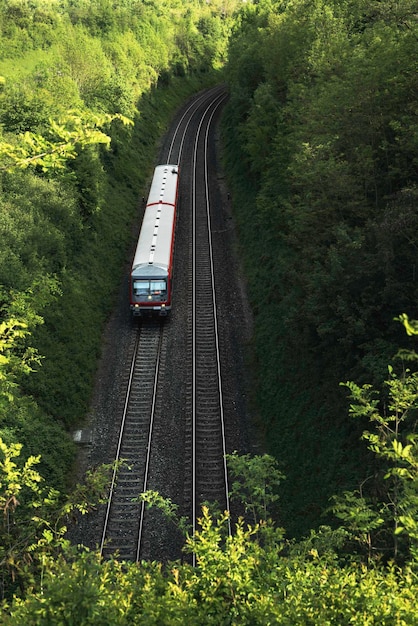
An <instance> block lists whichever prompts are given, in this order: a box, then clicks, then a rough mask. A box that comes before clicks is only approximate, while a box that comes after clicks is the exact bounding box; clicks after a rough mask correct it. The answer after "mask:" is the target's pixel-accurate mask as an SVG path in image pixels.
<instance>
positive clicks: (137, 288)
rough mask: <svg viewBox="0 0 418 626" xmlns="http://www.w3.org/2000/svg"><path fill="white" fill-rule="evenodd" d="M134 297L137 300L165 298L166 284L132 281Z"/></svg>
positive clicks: (155, 281)
mask: <svg viewBox="0 0 418 626" xmlns="http://www.w3.org/2000/svg"><path fill="white" fill-rule="evenodd" d="M133 288H134V296H136V297H137V298H141V297H144V296H145V297H146V298H150V297H151V298H152V297H153V296H159V297H161V296H165V295H166V294H167V282H166V281H165V280H134V284H133Z"/></svg>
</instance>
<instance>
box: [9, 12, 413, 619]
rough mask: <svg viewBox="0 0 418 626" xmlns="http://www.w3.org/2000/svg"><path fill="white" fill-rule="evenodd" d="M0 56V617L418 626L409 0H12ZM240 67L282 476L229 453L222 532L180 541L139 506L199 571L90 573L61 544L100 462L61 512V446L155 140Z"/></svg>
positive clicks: (263, 373) (247, 231) (258, 342)
mask: <svg viewBox="0 0 418 626" xmlns="http://www.w3.org/2000/svg"><path fill="white" fill-rule="evenodd" d="M232 26H233V32H232V36H231V38H230V39H229V35H230V30H231V27H232ZM0 36H1V46H0V77H1V80H0V177H1V195H0V233H1V248H0V285H1V287H0V294H1V309H0V310H1V317H0V329H1V331H0V332H1V335H0V507H1V510H2V513H3V515H2V517H1V520H0V580H1V582H0V585H1V595H2V598H3V605H2V608H3V615H2V616H3V621H5V622H6V623H10V624H51V623H53V624H59V623H71V624H106V625H107V624H110V623H111V624H115V625H117V624H129V625H131V624H136V623H138V624H139V623H141V624H143V623H146V624H205V625H206V624H249V625H250V624H251V625H253V624H260V625H261V624H263V625H264V624H273V623H274V624H286V625H294V624H345V623H353V624H359V625H360V624H361V625H362V626H363V625H364V624H379V625H380V624H387V625H392V624H411V625H412V624H416V623H418V613H417V607H416V596H417V593H418V580H417V557H418V521H417V519H418V510H417V507H418V493H417V488H418V448H417V437H416V435H415V423H416V415H417V408H418V376H417V374H416V373H415V370H416V354H415V353H414V352H413V351H412V349H413V347H414V344H415V343H416V335H417V334H418V333H417V325H416V324H415V323H413V322H410V321H409V318H408V317H407V316H408V315H409V316H411V317H413V318H414V317H417V315H416V307H415V302H416V296H417V287H416V267H415V263H416V261H415V256H416V254H415V253H416V245H417V243H416V241H417V239H416V230H417V228H416V225H417V224H416V222H417V217H416V211H414V208H415V206H414V204H415V202H416V199H417V196H418V193H417V180H416V179H417V173H416V171H417V168H416V166H417V137H418V132H417V122H416V102H417V92H416V87H417V73H416V58H417V54H416V53H417V47H418V44H417V42H418V38H417V24H416V7H415V6H414V2H413V1H412V0H403V2H401V3H398V4H393V3H391V2H388V1H386V0H382V1H379V2H374V1H372V2H370V1H368V2H366V1H365V0H347V1H345V2H340V1H336V0H335V1H333V0H313V1H311V0H293V1H292V0H290V1H274V0H261V1H260V2H258V3H255V4H251V3H246V4H243V5H242V6H237V5H236V4H235V3H233V2H230V3H227V2H222V3H219V4H218V3H216V2H211V3H206V2H205V3H200V2H198V1H197V0H196V1H193V0H190V1H189V0H187V1H186V2H182V3H180V2H177V1H176V0H171V1H170V2H168V1H166V2H164V1H159V0H150V1H147V2H143V1H139V0H114V1H111V0H56V1H51V0H48V1H47V0H4V2H3V3H2V5H1V7H0ZM226 59H227V64H226V72H225V75H224V76H223V79H224V78H225V76H226V79H227V80H228V83H229V85H230V93H231V97H230V104H229V106H228V108H227V110H226V112H225V116H224V123H223V136H224V146H225V149H224V158H225V163H226V164H227V171H228V173H229V176H230V185H231V189H232V190H233V196H234V210H235V213H236V220H237V225H238V231H239V242H240V249H241V252H242V257H243V260H244V266H245V272H246V275H247V278H248V289H249V294H250V298H251V303H252V308H253V311H254V323H255V333H254V345H253V350H252V353H253V354H254V362H253V363H252V365H253V366H254V369H255V371H257V373H258V381H257V385H256V388H255V390H254V401H255V405H256V406H257V409H258V413H259V422H260V428H263V429H264V432H265V433H266V441H268V442H269V445H270V452H271V454H272V455H273V456H274V457H275V458H276V460H277V461H278V463H279V469H277V464H276V462H275V461H274V459H273V457H269V456H263V457H260V458H257V457H256V458H253V459H251V458H250V457H244V458H239V457H236V456H232V457H230V458H229V467H230V471H231V475H232V476H233V477H234V481H233V485H232V491H233V494H232V497H235V498H237V499H238V500H239V501H240V502H241V505H242V506H244V507H245V511H246V513H245V519H244V521H243V520H233V526H234V533H233V536H232V537H229V536H228V532H227V529H228V524H227V523H226V518H225V516H224V515H222V514H220V513H218V512H216V510H214V511H210V510H207V509H205V510H204V511H203V514H202V523H201V530H200V532H199V533H198V534H197V535H196V536H195V537H190V536H188V534H187V527H186V528H184V520H177V519H176V515H175V513H176V509H175V506H174V505H173V504H172V503H170V502H164V501H162V500H161V499H160V498H159V497H158V495H156V494H148V495H146V496H145V497H146V498H147V499H148V500H149V501H150V502H153V503H154V504H157V505H159V506H161V507H162V508H163V509H164V511H165V512H166V513H167V514H168V515H169V516H170V517H171V518H172V519H173V521H174V522H175V523H178V524H179V525H180V527H181V528H183V529H184V531H185V545H186V548H185V550H186V553H190V552H192V551H193V552H194V553H195V555H196V558H197V563H198V567H197V568H192V567H190V566H189V565H188V564H187V557H186V558H185V563H182V564H180V563H176V564H169V565H168V566H162V565H161V564H155V563H144V564H141V565H140V566H137V565H135V564H124V563H119V562H118V561H117V560H115V561H109V562H106V563H101V562H100V559H99V557H98V556H97V555H95V554H92V553H89V552H87V551H84V552H80V551H79V550H76V549H75V548H73V547H71V546H70V545H69V543H68V541H67V540H66V538H65V533H66V524H67V523H68V519H69V517H70V516H72V515H73V514H74V513H75V511H79V512H81V513H83V512H85V511H86V510H87V509H88V507H89V506H93V505H94V503H95V502H98V501H100V499H101V497H102V494H103V493H105V485H106V480H107V469H108V468H103V469H102V470H99V471H98V472H95V473H92V474H89V475H88V476H87V477H86V484H85V485H83V486H80V487H77V488H75V489H71V493H70V495H69V496H65V495H63V494H65V492H67V491H69V487H68V475H69V470H70V467H71V464H72V462H73V458H74V450H73V444H72V442H71V438H70V436H69V434H68V433H69V431H70V430H71V428H72V427H74V426H75V425H76V424H79V423H80V420H82V418H83V416H84V415H85V413H86V410H87V407H88V401H89V394H90V389H91V383H92V379H93V376H94V371H95V366H96V361H97V356H98V353H99V349H100V336H101V329H102V327H103V323H104V321H105V319H106V315H107V314H108V313H109V311H110V310H111V307H112V302H113V299H114V294H115V290H116V289H117V286H118V284H119V283H120V280H121V277H122V275H123V271H124V265H125V264H126V261H127V257H128V254H129V247H130V244H131V242H132V238H131V224H132V222H133V220H134V219H135V216H136V213H137V208H136V204H137V197H138V195H140V191H141V188H142V187H143V186H144V185H145V182H146V180H147V177H148V176H149V173H150V171H151V169H152V164H153V161H154V156H155V154H156V146H157V141H158V138H159V136H160V135H161V134H162V132H163V131H164V128H165V126H166V124H167V123H168V120H169V118H170V115H171V114H172V112H173V111H174V109H175V108H176V106H177V105H178V104H179V103H180V102H181V101H182V100H183V99H184V98H185V97H186V96H187V95H188V94H190V93H192V92H193V91H195V90H197V89H199V88H201V87H202V86H204V85H205V84H210V83H211V82H213V81H215V80H219V77H217V76H216V73H217V71H218V70H219V69H220V68H221V67H222V65H223V64H224V62H225V61H226ZM132 122H133V123H132ZM104 261H106V263H104ZM103 267H106V268H107V269H106V272H103ZM85 293H89V296H90V297H89V298H88V299H87V298H85ZM405 314H406V315H405ZM394 317H398V318H399V319H398V321H396V322H395V321H394ZM399 322H402V324H401V323H399ZM405 328H406V330H407V333H405ZM396 354H397V357H396V358H394V357H395V355H396ZM392 359H393V366H390V367H389V372H388V363H389V362H390V361H391V360H392ZM346 380H355V381H356V384H355V383H347V384H346V385H344V386H343V387H341V386H339V382H340V381H346ZM374 389H376V391H374ZM380 389H381V392H380V393H379V390H380ZM347 394H349V395H350V396H351V408H350V409H349V410H348V409H347V405H348V402H347V398H346V396H347ZM350 414H351V415H350ZM353 418H354V419H353ZM362 433H363V437H362V439H363V443H362V442H361V441H360V436H361V434H362ZM17 442H19V443H17ZM22 444H23V447H22ZM363 445H364V447H363ZM282 472H283V473H284V474H285V475H286V480H283V478H284V477H283V475H282ZM325 523H326V524H327V525H325ZM328 523H329V525H328ZM281 525H283V526H284V527H285V530H282V528H281V527H280V526H281ZM311 529H312V530H311ZM294 537H297V539H295V538H294Z"/></svg>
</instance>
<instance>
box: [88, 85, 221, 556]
mask: <svg viewBox="0 0 418 626" xmlns="http://www.w3.org/2000/svg"><path fill="white" fill-rule="evenodd" d="M224 98H225V94H224V91H223V89H222V88H216V89H214V90H212V91H211V92H206V93H205V94H202V95H200V96H199V97H197V98H196V99H194V101H193V102H192V103H191V104H190V106H189V107H188V108H186V109H185V111H184V113H183V114H182V116H181V117H180V119H179V120H178V122H177V125H176V128H175V130H174V132H173V137H172V140H171V143H170V144H169V147H168V149H167V151H166V153H165V155H164V156H163V157H162V158H161V160H160V162H173V163H175V162H177V163H179V165H180V195H181V197H182V199H181V201H180V210H179V222H181V226H180V227H181V229H182V233H183V234H182V236H183V239H185V240H186V241H187V251H186V253H184V252H182V253H181V261H180V260H179V259H178V262H177V265H178V264H179V263H181V270H180V271H182V272H184V274H185V275H186V276H187V279H186V282H185V284H186V290H185V291H184V289H183V291H181V286H180V287H179V289H178V291H177V293H176V299H175V300H173V302H174V305H173V306H174V319H175V316H176V314H177V313H176V301H177V302H178V300H179V296H180V294H181V296H180V297H181V300H182V301H184V303H185V308H184V314H183V318H182V321H181V325H182V326H184V327H185V328H186V329H187V330H185V343H184V345H182V346H181V349H182V351H183V354H182V357H181V359H180V360H181V363H182V372H183V377H184V379H185V384H184V390H185V400H184V405H183V406H184V410H183V411H182V415H181V416H180V415H177V418H178V419H182V421H183V426H182V427H181V428H180V430H179V431H177V432H180V433H182V435H181V438H183V439H184V441H183V442H182V443H181V446H180V445H179V447H178V448H176V444H177V443H179V442H174V441H173V449H172V454H173V455H174V454H175V450H176V449H177V450H180V449H181V452H180V453H179V454H178V456H179V457H180V458H178V459H176V462H177V463H179V464H181V465H182V470H181V472H180V473H181V475H182V476H183V478H184V480H183V486H182V489H180V491H181V492H182V497H183V503H182V507H181V512H182V513H183V514H184V515H187V516H188V517H189V518H190V519H191V520H192V522H193V529H196V524H197V522H196V520H197V517H198V516H199V514H200V507H201V504H202V502H204V501H205V500H211V501H214V500H216V501H217V502H219V504H220V506H221V507H222V508H223V509H228V508H229V501H228V480H227V471H226V464H225V452H226V447H227V446H226V438H225V423H224V421H225V417H224V407H223V403H224V400H223V392H222V372H221V357H220V347H219V341H220V335H219V323H218V316H217V303H216V286H215V269H214V259H213V249H212V243H211V217H210V211H211V209H210V185H209V179H210V171H209V165H208V135H209V131H210V129H211V126H212V124H213V123H214V119H215V116H216V114H217V112H218V111H219V109H220V106H221V104H222V102H223V100H224ZM196 119H197V120H198V121H197V122H196ZM193 120H194V121H193ZM196 128H197V131H196ZM190 150H191V152H192V154H193V160H192V161H193V162H192V163H191V165H189V162H190V159H188V160H187V161H186V159H185V158H183V155H185V154H186V152H187V154H190ZM177 271H178V267H177ZM179 283H181V281H179ZM178 308H179V309H180V307H178ZM170 325H171V322H159V321H147V320H142V321H141V322H140V324H139V325H138V327H137V328H136V336H135V339H134V349H133V356H132V361H131V364H130V370H129V375H128V376H127V383H126V392H125V401H124V408H123V414H122V416H121V418H120V419H121V424H120V431H119V438H118V443H117V449H116V452H115V460H116V461H118V462H122V464H121V465H120V466H119V468H118V469H117V470H116V469H115V472H114V475H113V477H112V483H111V486H110V491H109V498H108V504H107V507H106V511H105V514H104V522H103V531H102V536H101V541H100V551H101V553H102V555H103V556H104V557H105V558H108V557H111V556H112V555H114V554H115V553H117V554H118V555H119V558H122V559H126V560H136V561H138V560H140V559H141V558H155V552H154V550H153V545H152V539H150V537H151V538H152V536H153V533H152V531H151V532H150V531H149V530H147V520H148V519H152V516H151V518H150V517H149V513H148V512H147V511H146V510H145V508H144V504H143V503H142V502H138V495H139V494H140V493H141V492H143V491H145V490H147V489H157V490H161V485H159V484H158V480H157V479H155V478H154V479H153V478H152V476H153V474H155V473H157V474H158V471H157V472H156V471H155V466H156V465H157V463H158V462H160V461H156V460H155V458H156V456H158V455H157V453H156V451H155V449H156V448H158V443H155V442H154V440H155V439H158V436H159V435H158V433H161V432H163V431H164V429H165V428H166V426H167V423H168V422H167V415H166V414H165V412H164V407H165V406H167V402H168V403H169V401H170V400H169V397H168V396H169V388H170V381H169V380H168V379H167V376H166V374H165V365H164V364H165V361H166V359H167V351H168V352H169V351H170V350H169V348H167V345H168V344H170ZM176 358H177V357H176ZM155 432H157V435H155ZM171 460H172V459H170V461H171ZM153 467H154V470H153ZM162 495H165V494H164V493H163V494H162ZM151 524H152V522H150V523H149V524H148V526H151Z"/></svg>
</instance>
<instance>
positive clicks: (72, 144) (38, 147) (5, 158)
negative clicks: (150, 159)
mask: <svg viewBox="0 0 418 626" xmlns="http://www.w3.org/2000/svg"><path fill="white" fill-rule="evenodd" d="M114 119H120V120H121V121H123V123H125V124H128V123H129V124H132V121H131V120H128V119H127V118H124V117H123V116H121V115H113V116H112V115H91V114H90V115H88V116H87V115H86V114H84V115H82V114H80V113H79V112H77V111H70V112H69V113H68V115H66V116H65V118H63V119H62V120H59V121H57V122H55V121H54V120H50V128H49V135H50V137H51V138H48V137H46V136H44V135H39V134H35V133H30V132H26V133H25V134H24V135H21V136H18V137H17V138H16V143H15V144H9V143H6V142H0V163H3V165H1V166H0V170H10V168H12V167H22V168H25V167H28V166H29V165H35V166H38V167H40V168H41V170H42V171H44V172H46V171H47V170H48V169H50V168H64V167H65V164H66V161H67V160H68V159H71V158H72V159H73V158H75V156H76V154H77V150H79V149H80V147H84V146H88V145H91V144H97V143H102V144H106V145H109V144H110V137H109V136H108V135H106V134H105V133H103V132H102V131H101V130H99V127H101V126H104V125H105V124H109V123H110V122H112V121H113V120H114Z"/></svg>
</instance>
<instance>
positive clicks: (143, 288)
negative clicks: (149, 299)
mask: <svg viewBox="0 0 418 626" xmlns="http://www.w3.org/2000/svg"><path fill="white" fill-rule="evenodd" d="M134 294H135V295H136V296H147V295H148V294H149V280H135V281H134Z"/></svg>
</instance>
